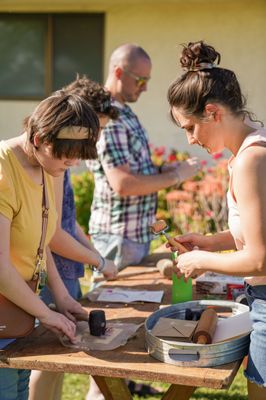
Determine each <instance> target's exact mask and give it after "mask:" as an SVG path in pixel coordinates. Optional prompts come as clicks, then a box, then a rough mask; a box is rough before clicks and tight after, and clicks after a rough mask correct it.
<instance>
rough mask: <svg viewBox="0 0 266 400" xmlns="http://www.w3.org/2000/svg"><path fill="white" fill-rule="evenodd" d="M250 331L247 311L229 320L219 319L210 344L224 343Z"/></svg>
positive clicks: (250, 325)
mask: <svg viewBox="0 0 266 400" xmlns="http://www.w3.org/2000/svg"><path fill="white" fill-rule="evenodd" d="M251 331H252V323H251V319H250V316H249V311H247V312H244V313H241V314H236V315H233V316H232V317H229V318H219V320H218V322H217V326H216V330H215V333H214V336H213V340H212V343H218V342H224V341H225V340H230V339H233V338H234V337H237V336H241V335H244V334H248V333H249V332H251Z"/></svg>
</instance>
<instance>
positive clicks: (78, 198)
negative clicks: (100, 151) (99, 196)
mask: <svg viewBox="0 0 266 400" xmlns="http://www.w3.org/2000/svg"><path fill="white" fill-rule="evenodd" d="M71 182H72V185H73V190H74V198H75V204H76V213H77V221H78V223H79V224H80V226H81V227H82V228H83V229H84V232H85V233H87V232H88V222H89V219H90V215H91V204H92V199H93V191H94V180H93V175H92V174H91V173H90V172H88V171H84V172H82V173H81V174H71Z"/></svg>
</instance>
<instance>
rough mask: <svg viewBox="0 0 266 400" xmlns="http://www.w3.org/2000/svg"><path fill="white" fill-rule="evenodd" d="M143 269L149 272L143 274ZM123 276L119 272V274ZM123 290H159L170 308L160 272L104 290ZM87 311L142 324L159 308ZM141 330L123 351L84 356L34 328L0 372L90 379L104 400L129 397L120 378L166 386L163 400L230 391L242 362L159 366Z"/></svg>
mask: <svg viewBox="0 0 266 400" xmlns="http://www.w3.org/2000/svg"><path fill="white" fill-rule="evenodd" d="M158 257H162V256H161V255H159V256H158V254H157V255H153V256H150V257H149V259H148V262H145V263H143V264H142V265H141V266H136V267H128V268H127V269H126V271H124V272H131V271H140V268H143V266H144V265H145V266H146V268H148V267H147V265H148V266H152V267H154V266H155V262H156V260H157V259H158ZM147 270H148V269H147ZM121 273H123V272H121ZM114 285H115V286H118V285H119V286H127V287H130V288H135V289H136V288H137V289H139V288H141V289H142V288H143V289H144V288H146V289H153V290H164V291H165V295H164V299H163V303H164V304H170V298H171V281H169V280H167V279H164V278H162V277H161V275H160V273H159V272H155V273H152V274H144V275H138V276H136V277H134V278H127V279H125V280H119V281H112V282H108V286H114ZM84 305H85V306H86V307H87V308H88V310H89V311H90V310H91V309H95V308H101V309H104V310H105V313H106V317H107V320H108V321H118V320H119V322H123V321H124V322H127V323H128V322H134V323H141V322H144V320H145V319H146V318H147V317H148V316H149V315H150V314H151V313H152V312H154V311H155V310H156V309H158V304H151V303H150V304H149V303H145V304H131V305H124V304H106V303H89V302H87V301H86V302H85V303H84ZM144 336H145V335H144V327H141V328H140V329H139V330H138V332H137V336H136V337H135V338H133V339H131V340H130V341H129V342H128V343H127V344H126V345H125V346H122V347H120V348H118V349H116V350H113V351H90V352H88V353H85V352H83V351H77V350H73V349H69V348H65V347H63V346H62V345H61V344H60V342H59V341H58V339H57V338H56V336H55V335H54V334H52V333H50V332H48V331H47V330H45V329H44V328H43V327H39V328H37V329H36V330H35V331H34V332H33V333H32V334H31V335H30V336H28V337H26V338H23V339H19V340H17V341H16V342H15V343H13V344H11V345H9V347H8V348H7V349H6V350H4V351H0V367H10V368H18V369H37V370H44V371H55V372H59V371H60V372H69V373H78V374H89V375H92V376H93V377H94V379H95V380H96V382H97V384H98V385H99V387H100V389H101V391H102V393H103V394H104V396H105V398H106V399H108V400H109V399H110V400H112V399H119V400H129V399H132V396H131V394H130V392H129V390H128V387H127V385H126V384H125V379H141V380H147V381H154V382H155V381H157V382H164V383H169V384H170V387H169V389H168V391H167V392H166V393H165V394H164V395H163V396H162V399H164V400H171V399H178V400H186V399H189V398H190V396H191V395H192V394H193V392H194V391H195V389H196V388H197V387H207V388H213V389H227V388H229V387H230V385H231V383H232V381H233V379H234V377H235V375H236V373H237V371H238V369H239V366H240V365H241V361H237V362H233V363H230V364H226V365H222V366H219V367H215V368H189V367H185V368H184V367H178V366H174V365H170V364H165V363H162V362H160V361H158V360H156V359H154V358H152V357H151V356H149V354H148V353H147V352H146V350H145V345H144Z"/></svg>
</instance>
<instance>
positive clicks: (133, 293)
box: [97, 288, 164, 303]
mask: <svg viewBox="0 0 266 400" xmlns="http://www.w3.org/2000/svg"><path fill="white" fill-rule="evenodd" d="M163 294H164V292H163V290H127V289H122V288H108V289H103V290H102V291H101V293H100V294H99V296H98V297H97V301H104V302H108V303H131V302H133V301H144V302H149V303H160V302H161V300H162V297H163Z"/></svg>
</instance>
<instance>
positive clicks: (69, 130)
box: [56, 126, 90, 140]
mask: <svg viewBox="0 0 266 400" xmlns="http://www.w3.org/2000/svg"><path fill="white" fill-rule="evenodd" d="M89 133H90V130H89V128H84V126H66V127H65V128H62V129H60V131H59V132H58V135H57V137H56V139H71V140H80V139H88V137H89Z"/></svg>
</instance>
